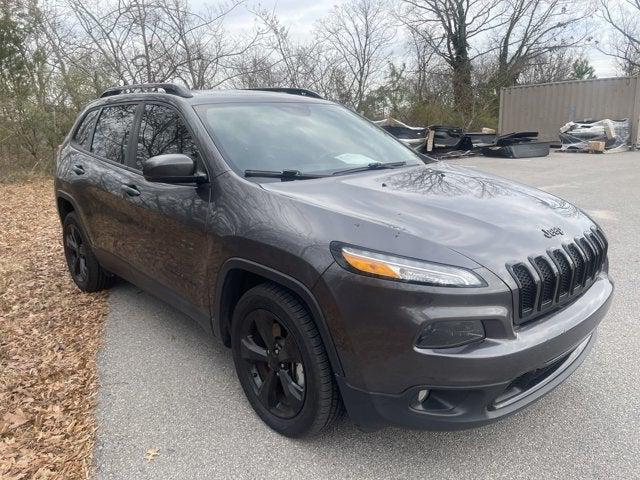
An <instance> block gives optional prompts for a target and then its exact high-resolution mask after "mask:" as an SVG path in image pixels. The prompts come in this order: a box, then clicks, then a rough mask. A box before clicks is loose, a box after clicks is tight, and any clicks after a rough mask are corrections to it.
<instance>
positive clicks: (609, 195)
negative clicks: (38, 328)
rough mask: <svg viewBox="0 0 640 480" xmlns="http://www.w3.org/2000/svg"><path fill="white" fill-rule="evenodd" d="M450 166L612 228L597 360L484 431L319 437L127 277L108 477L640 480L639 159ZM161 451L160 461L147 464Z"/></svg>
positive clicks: (111, 361) (117, 319)
mask: <svg viewBox="0 0 640 480" xmlns="http://www.w3.org/2000/svg"><path fill="white" fill-rule="evenodd" d="M452 163H458V164H462V165H467V166H472V167H473V168H478V169H481V170H487V171H491V172H494V173H499V174H501V175H503V176H505V177H509V178H513V179H516V180H519V181H521V182H524V183H528V184H531V185H535V186H537V187H540V188H542V189H544V190H547V191H549V192H551V193H554V194H557V195H560V196H563V197H564V198H566V199H567V200H570V201H572V202H574V203H575V204H577V205H578V206H580V207H582V208H583V209H585V210H586V211H587V212H589V213H590V214H591V215H592V216H593V217H594V218H596V219H597V220H598V221H599V222H600V223H601V225H602V226H603V228H604V229H605V231H606V232H607V233H608V236H609V239H610V244H611V248H610V261H611V268H612V276H613V277H614V279H615V280H616V286H617V292H616V298H615V300H614V303H613V306H612V308H611V311H610V313H609V315H608V316H607V317H606V318H605V320H604V323H603V324H602V326H601V328H600V336H599V339H598V342H597V344H596V346H595V348H594V349H593V351H592V353H591V355H590V357H589V358H588V359H587V360H586V361H585V363H584V364H583V366H582V367H581V368H580V369H578V371H577V372H576V373H575V374H574V375H573V376H572V377H571V378H570V379H569V380H568V381H567V382H565V383H564V384H563V385H561V386H560V387H559V388H558V389H556V390H555V391H554V392H553V393H551V394H550V395H548V396H546V397H545V398H543V399H542V400H541V401H539V402H538V403H536V404H534V405H532V406H531V407H529V408H528V409H525V410H524V411H522V412H520V413H518V414H516V415H515V416H512V417H509V418H507V419H505V420H503V421H501V422H499V423H497V424H493V425H490V426H487V427H483V428H480V429H476V430H470V431H463V432H441V433H434V432H419V431H409V430H401V429H396V428H387V429H384V430H380V431H378V432H375V433H366V434H365V433H362V432H360V431H359V430H357V429H356V428H355V427H354V426H353V424H352V423H350V422H349V420H348V419H342V420H341V421H340V422H338V424H337V425H335V426H334V427H333V428H332V429H330V431H328V432H327V433H326V434H324V435H323V436H321V437H319V438H315V439H312V440H289V439H286V438H283V437H280V436H278V435H277V434H275V433H273V432H271V431H270V430H269V429H268V428H267V427H266V426H264V425H263V424H262V423H261V421H260V420H259V419H258V418H257V417H256V416H255V415H254V414H253V412H252V410H251V409H250V407H249V405H248V403H247V402H246V400H245V398H244V396H243V394H242V391H241V389H240V387H239V385H238V383H237V381H236V377H235V372H234V369H233V363H232V360H231V355H230V353H229V352H228V351H227V350H226V349H225V348H224V347H222V346H221V345H220V344H218V343H214V342H212V341H211V340H210V339H208V338H206V337H205V336H204V335H203V333H202V331H201V330H200V329H199V327H198V326H197V325H196V324H195V323H194V322H193V321H191V320H190V319H188V318H186V317H184V316H183V315H181V314H179V313H177V312H176V311H174V310H173V309H171V308H170V307H168V306H166V305H165V304H163V303H162V302H161V301H159V300H156V299H154V298H152V297H150V296H148V295H147V294H145V293H143V292H141V291H140V290H138V289H137V288H135V287H133V286H131V285H128V284H120V285H118V286H117V287H115V288H114V290H113V291H112V293H111V296H110V307H111V313H110V316H109V317H108V319H107V332H106V339H105V343H104V348H103V350H102V351H101V353H100V354H99V358H98V368H99V376H100V379H101V388H100V389H99V396H98V411H97V417H98V422H99V430H98V442H97V447H96V454H95V458H96V466H97V473H98V478H101V479H116V478H117V479H146V478H149V479H150V478H153V479H169V478H184V479H197V478H208V479H213V478H234V479H243V478H247V479H254V478H260V479H266V478H278V479H289V478H309V479H323V478H340V479H347V478H358V479H360V478H376V479H379V478H403V479H404V478H427V477H436V478H439V479H449V478H451V479H454V478H455V479H459V478H465V479H487V478H491V479H524V478H531V479H540V478H543V479H547V478H558V479H559V478H562V479H584V478H593V479H595V478H598V479H599V478H602V479H604V478H607V479H609V478H614V479H638V478H640V369H639V368H638V352H639V351H640V333H639V330H638V327H637V323H638V313H637V312H638V311H640V295H639V294H638V287H637V285H636V284H635V277H637V273H638V271H639V269H640V248H638V238H640V215H639V214H638V211H637V210H638V208H639V207H640V194H639V193H638V192H639V191H638V185H639V184H640V154H638V153H624V154H618V155H600V156H598V155H581V154H554V155H552V156H550V157H548V158H543V159H528V160H500V159H487V158H482V157H481V158H470V159H462V160H457V161H455V162H452ZM150 449H158V456H157V457H155V458H154V459H152V460H146V459H145V453H146V452H147V451H148V450H150Z"/></svg>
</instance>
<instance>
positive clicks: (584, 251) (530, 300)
mask: <svg viewBox="0 0 640 480" xmlns="http://www.w3.org/2000/svg"><path fill="white" fill-rule="evenodd" d="M606 254H607V244H606V239H605V238H604V235H603V234H602V232H600V230H596V229H594V230H593V231H590V232H585V234H584V236H582V237H579V238H576V239H575V240H574V241H573V242H570V243H568V244H565V245H563V247H562V248H555V249H552V250H549V251H548V252H546V254H544V255H537V256H533V257H529V258H528V260H527V261H525V262H520V263H515V264H509V265H507V267H508V269H509V271H510V272H511V275H512V276H513V278H514V279H515V281H516V284H517V286H518V291H517V295H518V312H517V313H518V317H517V319H516V320H515V321H516V323H524V322H526V321H528V320H530V319H533V318H536V317H537V316H538V315H539V314H541V313H543V312H546V311H549V310H551V309H554V308H556V307H558V306H560V305H563V304H565V303H567V302H569V301H571V299H572V298H575V297H576V296H577V295H579V294H580V293H582V292H583V291H584V290H586V289H587V288H589V287H590V286H591V284H592V283H593V282H595V280H596V278H597V277H598V274H599V273H600V271H601V270H602V268H603V267H604V265H605V262H606Z"/></svg>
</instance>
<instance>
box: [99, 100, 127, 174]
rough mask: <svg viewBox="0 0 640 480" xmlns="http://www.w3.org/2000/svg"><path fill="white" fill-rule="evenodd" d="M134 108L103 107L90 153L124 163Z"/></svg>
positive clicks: (125, 106) (124, 106)
mask: <svg viewBox="0 0 640 480" xmlns="http://www.w3.org/2000/svg"><path fill="white" fill-rule="evenodd" d="M136 107H137V106H136V105H116V106H113V107H104V108H103V109H102V113H100V117H99V118H98V123H97V125H96V131H95V133H94V134H93V143H92V144H91V151H92V152H94V153H95V154H96V155H100V156H101V157H105V158H108V159H109V160H113V161H114V162H118V163H124V159H125V157H126V154H127V142H128V141H129V134H130V133H131V126H132V125H133V117H134V115H135V113H136Z"/></svg>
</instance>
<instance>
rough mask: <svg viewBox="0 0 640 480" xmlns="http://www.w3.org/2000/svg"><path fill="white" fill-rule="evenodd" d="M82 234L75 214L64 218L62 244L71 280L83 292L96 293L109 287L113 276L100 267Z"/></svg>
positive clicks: (85, 237)
mask: <svg viewBox="0 0 640 480" xmlns="http://www.w3.org/2000/svg"><path fill="white" fill-rule="evenodd" d="M84 232H85V231H84V229H83V228H82V225H81V224H80V221H79V220H78V217H77V216H76V214H75V212H71V213H68V214H67V215H66V216H65V217H64V221H63V224H62V244H63V246H64V257H65V259H66V260H67V267H68V268H69V273H70V274H71V278H72V279H73V281H74V282H75V284H76V285H77V286H78V288H79V289H80V290H82V291H83V292H96V291H98V290H102V289H104V288H107V287H109V286H110V285H111V283H112V281H113V275H111V274H110V273H109V272H107V271H106V270H104V269H103V268H102V266H100V263H98V260H97V259H96V257H95V255H94V254H93V250H91V246H90V245H89V242H88V241H87V236H86V235H85V233H84Z"/></svg>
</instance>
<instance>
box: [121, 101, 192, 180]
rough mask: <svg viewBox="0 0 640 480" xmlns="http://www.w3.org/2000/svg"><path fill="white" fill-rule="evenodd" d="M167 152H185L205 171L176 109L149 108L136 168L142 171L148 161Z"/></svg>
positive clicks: (143, 118)
mask: <svg viewBox="0 0 640 480" xmlns="http://www.w3.org/2000/svg"><path fill="white" fill-rule="evenodd" d="M165 153H182V154H184V155H188V156H189V157H191V158H192V159H193V160H194V161H195V162H196V166H197V169H198V170H199V171H202V170H203V169H202V159H201V157H200V154H199V152H198V149H197V147H196V144H195V142H194V141H193V137H192V136H191V134H190V133H189V130H187V127H186V126H185V124H184V122H183V121H182V119H181V118H180V115H178V112H176V111H175V110H174V109H173V108H171V107H168V106H164V105H151V104H150V105H145V107H144V112H143V114H142V121H141V122H140V131H139V133H138V145H137V148H136V157H135V165H131V166H132V167H133V168H135V169H137V170H142V165H143V164H144V162H145V161H146V160H147V159H148V158H150V157H153V156H156V155H162V154H165Z"/></svg>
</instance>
